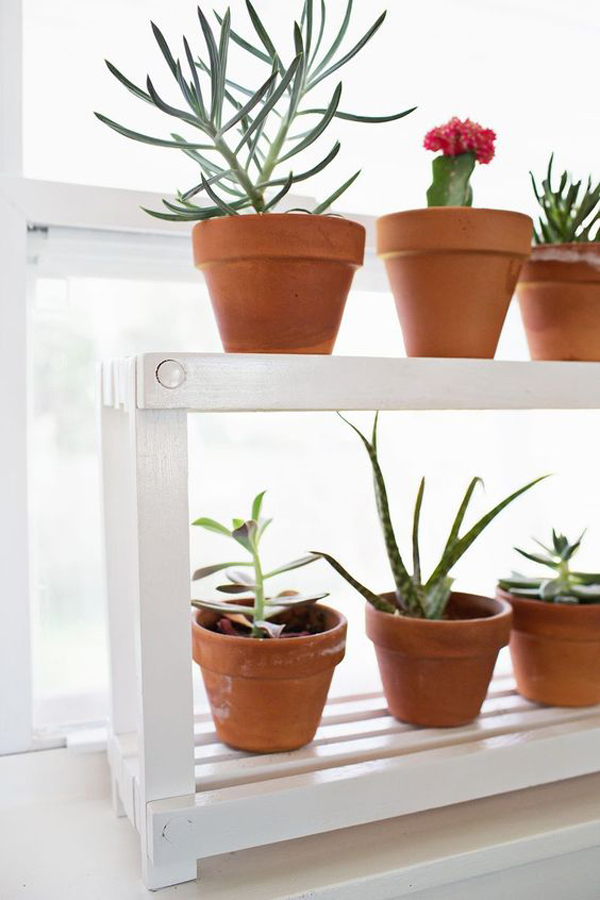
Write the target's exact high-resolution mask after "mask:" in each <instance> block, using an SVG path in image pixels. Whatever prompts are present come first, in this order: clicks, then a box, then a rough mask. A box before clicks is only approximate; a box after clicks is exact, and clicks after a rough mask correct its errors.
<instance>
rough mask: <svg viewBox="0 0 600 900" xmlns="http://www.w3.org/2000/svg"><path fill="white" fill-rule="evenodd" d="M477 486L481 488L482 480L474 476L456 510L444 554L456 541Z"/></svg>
mask: <svg viewBox="0 0 600 900" xmlns="http://www.w3.org/2000/svg"><path fill="white" fill-rule="evenodd" d="M478 484H481V485H482V486H483V478H479V477H478V476H476V477H475V478H472V479H471V481H470V483H469V486H468V488H467V491H466V494H465V496H464V499H463V501H462V503H461V504H460V506H459V508H458V512H457V514H456V518H455V519H454V522H453V523H452V528H451V529H450V534H449V535H448V540H447V542H446V546H445V547H444V553H447V552H448V551H449V550H450V549H451V548H452V546H453V545H454V542H455V541H456V540H457V539H458V534H459V532H460V529H461V527H462V523H463V522H464V519H465V515H466V512H467V509H468V508H469V503H470V502H471V497H472V496H473V491H474V490H475V488H476V487H477V485H478Z"/></svg>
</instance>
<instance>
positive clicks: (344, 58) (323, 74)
mask: <svg viewBox="0 0 600 900" xmlns="http://www.w3.org/2000/svg"><path fill="white" fill-rule="evenodd" d="M386 15H387V13H386V12H383V13H382V14H381V15H380V16H379V18H378V19H377V21H376V22H375V23H374V24H373V25H371V27H370V28H369V30H368V31H367V33H366V34H365V35H363V37H362V38H361V39H360V41H358V43H357V44H355V45H354V47H352V49H351V50H349V51H348V53H346V54H345V55H344V56H342V57H341V59H338V61H337V62H335V63H334V64H333V65H332V66H330V67H329V68H328V69H326V70H325V71H324V72H323V71H322V72H320V73H319V74H318V75H316V76H315V77H313V78H312V79H311V81H310V82H309V84H308V89H309V90H312V88H314V87H315V86H316V85H317V84H319V82H321V81H323V79H324V78H328V77H329V76H330V75H333V73H334V72H336V71H337V70H338V69H341V68H342V66H345V65H346V63H348V62H350V60H351V59H353V58H354V57H355V56H356V54H357V53H359V52H360V51H361V50H362V48H363V47H364V46H365V45H366V44H368V43H369V41H370V40H371V38H372V37H373V36H374V35H375V34H376V33H377V32H378V31H379V29H380V28H381V26H382V25H383V23H384V21H385V17H386Z"/></svg>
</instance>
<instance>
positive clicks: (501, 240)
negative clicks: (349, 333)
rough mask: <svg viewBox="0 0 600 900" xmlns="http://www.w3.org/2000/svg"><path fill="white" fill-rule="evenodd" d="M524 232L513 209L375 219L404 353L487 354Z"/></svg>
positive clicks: (529, 226)
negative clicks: (404, 349)
mask: <svg viewBox="0 0 600 900" xmlns="http://www.w3.org/2000/svg"><path fill="white" fill-rule="evenodd" d="M532 232H533V222H532V220H531V219H530V218H529V216H525V215H522V214H521V213H516V212H508V211H505V210H497V209H473V208H470V207H462V206H443V207H442V206H440V207H430V208H428V209H415V210H408V211H406V212H399V213H393V214H392V215H388V216H383V217H382V218H381V219H379V220H378V222H377V252H378V255H379V256H380V257H381V258H382V259H383V260H384V262H385V265H386V269H387V273H388V277H389V280H390V285H391V288H392V291H393V294H394V298H395V301H396V309H397V311H398V317H399V319H400V324H401V326H402V333H403V335H404V344H405V347H406V352H407V355H408V356H429V357H467V358H472V359H475V358H488V359H491V358H493V356H494V355H495V353H496V348H497V346H498V340H499V338H500V332H501V331H502V326H503V324H504V319H505V317H506V313H507V311H508V307H509V304H510V301H511V297H512V295H513V292H514V289H515V286H516V284H517V279H518V276H519V271H520V269H521V265H522V263H523V261H524V260H525V259H526V258H527V257H528V256H529V252H530V248H531V237H532Z"/></svg>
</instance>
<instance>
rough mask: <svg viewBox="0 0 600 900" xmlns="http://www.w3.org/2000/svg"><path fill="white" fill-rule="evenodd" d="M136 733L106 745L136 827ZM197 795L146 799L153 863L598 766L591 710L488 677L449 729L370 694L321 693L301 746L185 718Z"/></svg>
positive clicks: (598, 733) (597, 726) (598, 717)
mask: <svg viewBox="0 0 600 900" xmlns="http://www.w3.org/2000/svg"><path fill="white" fill-rule="evenodd" d="M136 743H137V741H136V738H135V735H121V736H120V737H119V738H115V739H113V741H112V742H111V745H110V748H109V753H110V760H111V765H112V767H113V771H114V773H115V776H116V779H117V782H118V785H119V792H120V795H121V800H122V803H123V806H124V808H125V810H126V812H127V815H128V816H129V818H130V819H131V821H132V822H133V823H134V824H135V825H136V826H137V827H138V830H139V823H140V822H141V821H142V818H141V815H140V812H141V811H140V809H139V789H138V786H137V785H138V760H137V755H136ZM195 744H196V748H195V757H196V794H195V796H194V795H190V796H188V797H183V798H182V797H178V798H171V799H169V798H165V799H164V800H159V801H155V802H152V803H150V804H149V808H148V813H149V817H148V827H149V850H150V855H151V858H152V859H153V861H154V863H155V864H157V865H162V864H167V863H169V862H175V861H178V860H182V859H188V858H195V859H201V858H204V857H208V856H213V855H216V854H219V853H226V852H229V851H233V850H240V849H245V848H248V847H256V846H261V845H264V844H271V843H276V842H279V841H284V840H290V839H293V838H298V837H303V836H306V835H309V834H318V833H321V832H324V831H332V830H337V829H340V828H345V827H350V826H353V825H359V824H363V823H366V822H372V821H376V820H381V819H386V818H392V817H395V816H401V815H406V814H409V813H413V812H418V811H421V810H425V809H432V808H434V807H440V806H447V805H450V804H455V803H461V802H464V801H467V800H474V799H477V798H480V797H486V796H491V795H494V794H499V793H505V792H508V791H514V790H520V789H522V788H526V787H532V786H534V785H538V784H544V783H548V782H552V781H561V780H564V779H566V778H572V777H576V776H579V775H584V774H589V773H591V772H595V771H599V770H600V707H594V708H591V709H590V708H587V709H559V708H555V707H541V706H538V705H536V704H533V703H530V702H528V701H527V700H525V699H524V698H522V697H521V696H520V695H519V694H517V693H516V692H515V690H514V684H513V681H512V677H510V676H502V675H501V676H497V677H496V678H495V679H494V681H493V682H492V685H491V688H490V692H489V694H488V697H487V699H486V701H485V704H484V706H483V710H482V714H481V716H480V718H479V719H478V720H477V721H476V722H473V723H472V724H470V725H466V726H464V727H460V728H452V729H430V728H415V727H413V726H410V725H406V724H403V723H401V722H398V721H396V720H395V719H394V718H392V717H391V716H390V715H389V713H388V712H387V709H386V705H385V700H384V698H383V696H382V695H381V694H379V693H376V694H375V693H369V694H363V695H354V696H349V697H340V698H334V699H332V700H331V701H330V702H329V703H328V704H327V707H326V710H325V714H324V717H323V721H322V724H321V727H320V728H319V730H318V732H317V735H316V737H315V740H314V741H313V743H312V744H310V745H309V746H308V747H305V748H304V749H302V750H297V751H295V752H293V753H279V754H250V753H243V752H240V751H236V750H232V749H230V748H228V747H226V746H224V745H223V744H221V743H219V741H218V740H217V738H216V735H215V733H214V729H213V726H212V722H211V719H210V715H209V714H206V713H203V714H199V715H198V716H196V721H195Z"/></svg>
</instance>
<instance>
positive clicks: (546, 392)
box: [102, 353, 600, 889]
mask: <svg viewBox="0 0 600 900" xmlns="http://www.w3.org/2000/svg"><path fill="white" fill-rule="evenodd" d="M569 408H571V409H599V408H600V364H597V363H529V362H526V363H521V362H495V361H479V360H414V359H413V360H406V359H369V358H360V359H358V358H357V359H351V358H344V357H314V356H312V357H311V356H252V355H244V356H237V355H221V354H213V355H210V354H179V353H177V354H168V353H165V354H158V353H146V354H142V355H140V356H138V357H136V358H131V359H126V360H118V361H110V362H106V363H105V364H104V365H103V367H102V446H103V480H104V511H105V533H106V542H105V546H106V572H107V592H108V608H109V631H110V647H111V683H112V691H111V694H112V714H111V723H110V734H109V759H110V766H111V773H112V785H113V794H114V802H115V807H116V809H117V812H118V813H119V814H126V815H127V816H128V817H129V818H130V820H131V821H132V823H133V824H134V826H135V827H136V828H137V830H138V832H139V835H140V842H141V851H142V865H143V875H144V879H145V882H146V884H147V886H148V887H149V888H153V889H154V888H160V887H164V886H166V885H172V884H177V883H180V882H184V881H189V880H192V879H194V878H196V862H197V860H198V859H202V858H205V857H209V856H212V855H215V854H220V853H226V852H229V851H233V850H240V849H244V848H249V847H257V846H261V845H265V844H271V843H275V842H278V841H284V840H290V839H293V838H298V837H302V836H305V835H309V834H317V833H320V832H324V831H330V830H335V829H340V828H345V827H348V826H352V825H358V824H362V823H366V822H372V821H375V820H380V819H386V818H391V817H394V816H401V815H405V814H408V813H413V812H416V811H420V810H425V809H431V808H434V807H440V806H446V805H449V804H454V803H460V802H462V801H467V800H473V799H476V798H480V797H486V796H491V795H493V794H499V793H502V792H506V791H514V790H519V789H522V788H526V787H531V786H533V785H538V784H543V783H547V782H551V781H558V780H562V779H566V778H571V777H575V776H578V775H584V774H588V773H591V772H596V771H600V708H596V709H592V710H590V709H583V710H565V709H554V708H542V707H538V706H536V705H534V704H531V703H528V702H527V701H525V700H524V699H522V698H521V697H519V696H518V695H517V694H516V693H515V692H514V689H513V685H512V682H511V679H510V678H497V679H495V681H494V682H493V684H492V687H491V690H490V693H489V695H488V698H487V700H486V702H485V705H484V708H483V714H482V716H481V718H480V719H479V720H478V721H477V722H475V723H473V724H472V725H468V726H465V727H462V728H456V729H439V730H436V729H417V728H412V727H410V726H408V725H404V724H401V723H400V722H397V721H396V720H394V719H393V718H391V717H390V716H389V715H388V713H387V711H386V708H385V703H384V700H383V698H382V696H381V695H380V694H366V695H357V696H352V697H346V698H341V699H335V700H332V701H331V702H329V704H328V705H327V708H326V711H325V716H324V719H323V722H322V725H321V728H320V729H319V731H318V733H317V737H316V739H315V741H314V742H313V743H312V744H311V745H310V746H309V747H307V748H305V749H303V750H299V751H296V752H295V753H283V754H275V755H257V754H247V753H240V752H236V751H233V750H229V749H228V748H226V747H224V746H223V745H221V744H219V743H218V742H217V741H216V738H215V735H214V731H213V728H212V724H211V721H210V717H209V716H208V715H199V716H195V715H194V709H193V696H192V667H191V662H190V659H191V636H190V561H189V521H190V520H189V513H188V496H187V478H188V463H187V415H188V413H190V412H217V411H231V412H233V411H282V410H297V411H307V410H336V409H341V410H371V409H394V410H415V409H431V410H439V409H455V410H456V409H569Z"/></svg>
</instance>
